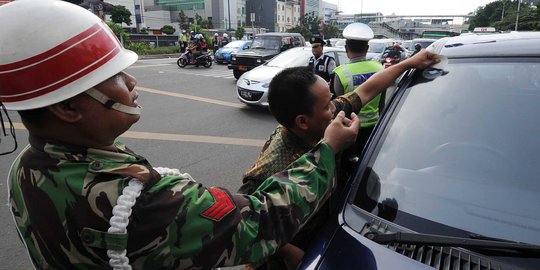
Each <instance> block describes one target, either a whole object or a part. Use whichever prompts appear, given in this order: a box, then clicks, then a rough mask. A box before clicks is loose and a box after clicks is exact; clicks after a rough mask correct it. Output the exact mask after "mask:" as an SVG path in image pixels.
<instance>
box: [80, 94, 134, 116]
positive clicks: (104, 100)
mask: <svg viewBox="0 0 540 270" xmlns="http://www.w3.org/2000/svg"><path fill="white" fill-rule="evenodd" d="M85 93H86V94H88V95H89V96H90V97H92V98H93V99H95V100H97V101H98V102H99V103H101V104H103V105H105V107H107V108H108V109H113V110H115V111H119V112H123V113H127V114H141V111H142V107H140V106H137V107H130V106H126V105H124V104H121V103H118V102H117V101H115V100H112V99H110V98H109V97H108V96H106V95H104V94H103V93H101V92H99V91H98V90H97V89H95V88H90V89H88V90H86V92H85Z"/></svg>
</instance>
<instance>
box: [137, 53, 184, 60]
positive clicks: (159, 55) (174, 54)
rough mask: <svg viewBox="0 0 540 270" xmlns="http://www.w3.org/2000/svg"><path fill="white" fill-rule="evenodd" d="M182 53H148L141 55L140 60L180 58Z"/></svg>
mask: <svg viewBox="0 0 540 270" xmlns="http://www.w3.org/2000/svg"><path fill="white" fill-rule="evenodd" d="M178 57H180V53H171V54H147V55H139V60H142V59H160V58H178Z"/></svg>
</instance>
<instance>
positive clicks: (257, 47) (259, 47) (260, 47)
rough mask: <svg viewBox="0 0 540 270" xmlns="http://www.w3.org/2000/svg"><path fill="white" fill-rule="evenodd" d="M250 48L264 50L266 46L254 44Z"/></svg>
mask: <svg viewBox="0 0 540 270" xmlns="http://www.w3.org/2000/svg"><path fill="white" fill-rule="evenodd" d="M252 49H263V50H265V49H266V48H265V47H263V46H256V47H252Z"/></svg>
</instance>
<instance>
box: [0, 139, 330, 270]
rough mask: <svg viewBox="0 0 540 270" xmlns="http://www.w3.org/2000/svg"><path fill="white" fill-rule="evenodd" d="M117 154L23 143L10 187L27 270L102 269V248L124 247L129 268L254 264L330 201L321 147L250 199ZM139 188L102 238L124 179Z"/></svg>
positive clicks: (326, 151) (123, 151) (326, 152)
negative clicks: (117, 230)
mask: <svg viewBox="0 0 540 270" xmlns="http://www.w3.org/2000/svg"><path fill="white" fill-rule="evenodd" d="M114 146H115V147H116V151H105V150H99V149H91V148H84V147H80V146H73V145H65V144H60V143H54V142H51V141H43V140H40V139H36V138H34V137H31V140H30V146H29V147H27V148H26V149H25V150H24V151H23V152H22V153H21V155H20V156H19V157H18V158H17V160H16V161H15V163H14V165H13V167H12V169H11V172H10V178H9V181H8V184H9V197H10V207H11V211H12V213H13V215H14V217H15V221H16V223H17V227H18V230H19V233H20V236H21V238H22V239H23V240H24V242H25V244H26V247H27V249H28V251H29V253H30V256H31V258H32V261H33V263H34V265H35V266H36V267H38V268H40V269H41V268H45V269H104V268H109V265H108V257H107V249H115V250H121V249H127V256H128V257H129V260H130V265H131V266H132V267H133V268H134V269H209V268H212V267H216V266H227V265H239V264H244V263H248V262H256V261H260V260H261V259H262V258H264V257H266V256H268V255H270V254H272V253H274V252H275V251H276V249H277V248H278V246H279V245H281V244H282V243H285V242H288V241H289V240H290V239H291V237H292V236H293V235H294V234H295V233H296V231H298V229H299V228H300V227H301V225H302V224H303V223H305V222H306V220H307V219H308V218H309V217H310V215H311V213H313V212H314V210H315V209H316V208H318V207H319V202H320V201H323V200H325V199H326V197H327V196H328V195H329V190H330V185H331V179H332V177H333V174H334V167H335V159H334V153H333V151H332V149H331V148H330V147H329V146H328V145H327V144H325V143H320V144H318V145H317V146H316V147H315V148H314V149H313V150H312V151H310V152H308V153H307V154H305V155H303V156H301V157H300V158H299V159H298V160H296V161H295V162H294V163H293V164H291V166H290V167H289V169H288V170H286V171H283V172H280V173H277V174H275V175H273V176H272V177H270V178H269V179H267V180H266V181H265V182H264V183H263V184H262V185H261V186H260V188H259V189H258V190H257V191H256V192H254V193H252V194H251V195H249V196H248V195H242V194H231V193H229V192H228V191H227V190H224V189H221V188H206V187H203V186H202V185H200V184H198V183H196V182H194V181H193V180H190V179H187V178H184V177H181V176H164V177H161V176H160V175H159V174H158V173H157V172H156V171H155V170H154V169H152V167H151V165H150V164H149V162H148V161H147V160H146V159H145V158H144V157H142V156H139V155H137V154H135V153H134V152H132V151H131V150H129V149H128V148H126V146H125V145H123V144H121V143H118V142H117V143H115V145H114ZM132 178H136V179H138V180H140V181H141V182H142V183H144V189H143V191H142V192H141V195H140V196H139V197H138V199H137V200H136V203H135V205H134V206H133V209H132V210H133V212H132V213H131V216H130V217H129V221H130V222H129V226H128V227H127V231H128V233H127V235H122V234H116V235H113V234H109V233H107V229H108V228H109V223H108V222H109V219H110V218H111V216H112V213H111V211H112V208H113V207H114V206H115V204H116V200H117V198H118V197H119V195H120V194H121V193H122V190H123V188H124V187H125V186H127V185H128V182H129V181H130V180H131V179H132Z"/></svg>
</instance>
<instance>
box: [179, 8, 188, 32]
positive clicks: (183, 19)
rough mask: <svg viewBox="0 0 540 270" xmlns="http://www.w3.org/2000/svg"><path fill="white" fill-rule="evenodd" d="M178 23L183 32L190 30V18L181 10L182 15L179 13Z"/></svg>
mask: <svg viewBox="0 0 540 270" xmlns="http://www.w3.org/2000/svg"><path fill="white" fill-rule="evenodd" d="M178 22H179V24H178V25H179V26H180V29H182V30H186V29H189V18H188V16H186V14H185V13H184V11H183V10H181V11H180V13H178Z"/></svg>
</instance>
